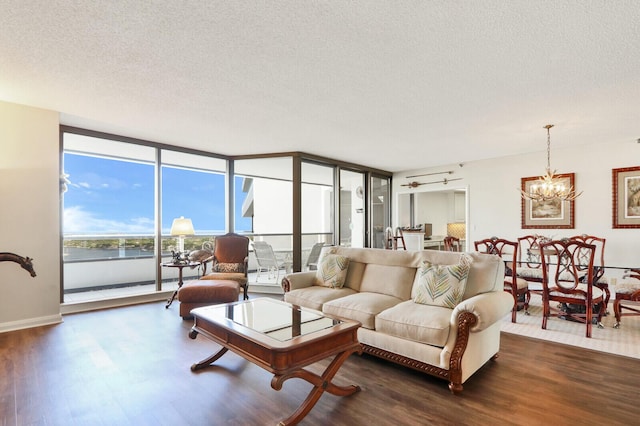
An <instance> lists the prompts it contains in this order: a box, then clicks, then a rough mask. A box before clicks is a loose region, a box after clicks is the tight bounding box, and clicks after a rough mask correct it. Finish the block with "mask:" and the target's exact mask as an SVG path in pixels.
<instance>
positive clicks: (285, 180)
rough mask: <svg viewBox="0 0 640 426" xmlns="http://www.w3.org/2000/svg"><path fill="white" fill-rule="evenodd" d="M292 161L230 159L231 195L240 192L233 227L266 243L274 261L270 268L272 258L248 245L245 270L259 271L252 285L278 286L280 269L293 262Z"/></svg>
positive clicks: (279, 159)
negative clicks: (240, 197) (232, 186)
mask: <svg viewBox="0 0 640 426" xmlns="http://www.w3.org/2000/svg"><path fill="white" fill-rule="evenodd" d="M292 163H293V161H292V158H291V157H269V158H251V159H241V160H235V161H234V166H233V167H234V182H235V184H234V186H235V187H236V190H235V194H236V197H237V196H239V194H243V195H244V201H243V202H242V203H240V202H236V203H235V206H236V209H235V211H234V230H235V232H238V233H245V234H247V235H248V236H250V238H251V240H252V241H261V242H266V243H267V244H269V246H270V248H271V250H272V251H273V255H274V257H275V262H276V266H275V267H274V266H272V263H273V259H264V260H263V259H261V258H260V257H257V256H256V252H255V250H253V245H252V246H251V248H252V253H251V256H250V257H249V270H254V269H255V270H256V271H258V272H259V274H257V276H256V278H255V280H254V284H276V285H279V278H280V276H281V274H282V272H283V271H287V270H291V265H292V264H293V248H292V234H293V207H292V206H293V204H292V203H293V201H292V194H293V177H292ZM238 188H240V189H238ZM249 225H250V226H251V229H250V230H249V229H248V227H249ZM265 265H267V266H265ZM274 268H275V269H274ZM250 284H251V283H250Z"/></svg>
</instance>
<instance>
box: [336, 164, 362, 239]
mask: <svg viewBox="0 0 640 426" xmlns="http://www.w3.org/2000/svg"><path fill="white" fill-rule="evenodd" d="M364 195H365V191H364V173H360V172H354V171H351V170H345V169H342V170H340V207H339V210H340V233H339V238H340V245H341V246H347V247H365V229H366V228H365V227H366V216H365V209H364V207H365V200H364V198H365V197H364Z"/></svg>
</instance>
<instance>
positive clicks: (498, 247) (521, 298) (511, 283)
mask: <svg viewBox="0 0 640 426" xmlns="http://www.w3.org/2000/svg"><path fill="white" fill-rule="evenodd" d="M474 246H475V249H476V251H478V252H480V253H487V254H495V255H498V256H500V258H502V259H503V260H504V263H505V276H504V291H506V292H507V293H511V295H512V296H513V309H512V310H511V322H516V313H517V312H518V308H519V307H522V309H524V314H525V315H529V301H530V300H531V294H530V292H529V282H528V281H527V280H525V279H524V278H520V277H518V276H517V275H516V274H515V272H514V271H515V270H516V266H517V259H518V243H517V242H516V241H509V240H505V239H503V238H497V237H491V238H485V239H484V240H478V241H475V242H474Z"/></svg>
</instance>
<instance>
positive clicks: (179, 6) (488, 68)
mask: <svg viewBox="0 0 640 426" xmlns="http://www.w3.org/2000/svg"><path fill="white" fill-rule="evenodd" d="M639 22H640V5H639V4H638V2H637V1H636V0H631V1H624V0H616V1H612V0H601V1H597V0H585V1H579V0H575V1H561V0H554V1H531V0H526V1H506V0H500V1H497V0H483V1H479V0H478V1H454V0H446V1H418V0H415V1H406V0H388V1H372V0H354V1H346V0H345V1H319V0H316V1H303V0H290V1H281V0H263V1H232V0H228V1H211V0H209V1H184V2H183V1H169V0H166V1H138V0H129V1H103V0H100V1H70V0H66V1H64V0H33V1H24V0H3V1H2V2H1V3H0V100H4V101H9V102H16V103H20V104H26V105H32V106H37V107H42V108H47V109H52V110H56V111H60V112H61V121H62V123H64V124H69V125H74V126H80V127H87V128H91V129H94V130H100V131H107V132H112V133H117V134H122V135H126V136H131V137H137V138H143V139H149V140H153V141H157V142H163V143H169V144H173V145H179V146H185V147H189V148H197V149H202V150H206V151H213V152H217V153H222V154H231V155H237V154H247V153H267V152H286V151H304V152H309V153H313V154H318V155H323V156H328V157H333V158H338V159H341V160H345V161H350V162H355V163H359V164H364V165H368V166H371V167H376V168H380V169H384V170H389V171H403V170H411V169H418V168H423V167H428V166H433V165H440V164H450V163H459V162H466V161H471V160H475V159H482V158H491V157H498V156H503V155H511V154H518V153H525V152H532V151H541V150H544V149H545V148H546V145H545V141H546V135H545V130H544V129H543V126H544V125H545V124H547V123H553V124H555V125H556V127H555V128H554V129H553V130H552V140H553V146H554V147H556V146H557V147H563V146H567V147H568V146H574V145H575V146H578V145H582V144H590V143H606V142H618V141H629V143H635V141H636V139H638V138H639V137H640V129H639V128H638V126H639V124H638V123H639V122H640V54H639V53H638V52H639V51H640V25H639V24H638V23H639Z"/></svg>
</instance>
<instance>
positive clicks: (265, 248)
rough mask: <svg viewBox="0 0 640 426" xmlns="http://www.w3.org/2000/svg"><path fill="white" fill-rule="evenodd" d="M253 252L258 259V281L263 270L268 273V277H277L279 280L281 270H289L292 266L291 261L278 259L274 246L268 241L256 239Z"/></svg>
mask: <svg viewBox="0 0 640 426" xmlns="http://www.w3.org/2000/svg"><path fill="white" fill-rule="evenodd" d="M253 253H254V254H255V256H256V261H257V262H258V268H257V275H256V282H258V280H259V279H260V274H261V273H262V272H266V273H267V278H268V279H271V278H275V280H276V282H277V281H278V278H280V270H281V269H284V270H285V271H288V270H289V268H290V267H291V262H290V261H282V262H281V261H278V258H277V257H276V254H275V253H274V251H273V247H272V246H271V244H269V243H267V242H266V241H254V242H253Z"/></svg>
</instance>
